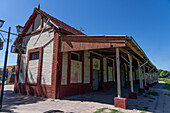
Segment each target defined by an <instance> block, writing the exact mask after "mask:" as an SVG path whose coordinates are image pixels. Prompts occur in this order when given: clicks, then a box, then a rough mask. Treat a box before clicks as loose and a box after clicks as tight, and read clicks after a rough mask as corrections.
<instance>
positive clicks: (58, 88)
mask: <svg viewBox="0 0 170 113" xmlns="http://www.w3.org/2000/svg"><path fill="white" fill-rule="evenodd" d="M57 66H58V84H57V98H59V97H60V78H61V70H60V69H61V68H60V64H59V62H58V61H57Z"/></svg>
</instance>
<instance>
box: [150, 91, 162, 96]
mask: <svg viewBox="0 0 170 113" xmlns="http://www.w3.org/2000/svg"><path fill="white" fill-rule="evenodd" d="M147 94H148V95H153V96H158V95H159V94H158V93H157V92H155V91H149V92H147Z"/></svg>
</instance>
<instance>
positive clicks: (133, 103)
mask: <svg viewBox="0 0 170 113" xmlns="http://www.w3.org/2000/svg"><path fill="white" fill-rule="evenodd" d="M154 87H155V86H154ZM138 88H139V85H135V86H134V91H135V92H138ZM121 92H122V96H121V97H122V98H127V103H128V106H127V109H129V110H134V109H137V110H146V111H150V112H153V111H154V109H150V108H148V109H146V108H147V105H149V104H152V102H150V100H151V99H150V98H146V97H144V95H145V94H139V95H138V99H129V98H128V93H129V92H130V87H129V86H126V87H125V88H121ZM114 97H117V88H112V89H108V90H102V91H95V92H90V93H86V94H81V95H75V96H70V97H63V98H61V100H69V101H81V102H97V103H101V104H108V105H114ZM156 99H157V97H155V100H152V101H153V102H154V101H156Z"/></svg>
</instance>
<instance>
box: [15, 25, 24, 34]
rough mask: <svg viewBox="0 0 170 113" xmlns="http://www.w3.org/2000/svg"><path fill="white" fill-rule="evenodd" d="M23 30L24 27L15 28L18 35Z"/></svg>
mask: <svg viewBox="0 0 170 113" xmlns="http://www.w3.org/2000/svg"><path fill="white" fill-rule="evenodd" d="M23 28H24V27H22V26H20V25H17V26H16V29H17V32H18V34H20V33H22V31H23Z"/></svg>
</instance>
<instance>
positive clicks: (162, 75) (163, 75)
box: [160, 70, 169, 77]
mask: <svg viewBox="0 0 170 113" xmlns="http://www.w3.org/2000/svg"><path fill="white" fill-rule="evenodd" d="M168 74H169V72H168V71H166V70H164V71H162V72H161V73H160V76H161V77H167V76H168Z"/></svg>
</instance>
